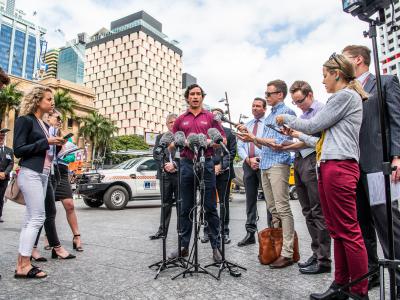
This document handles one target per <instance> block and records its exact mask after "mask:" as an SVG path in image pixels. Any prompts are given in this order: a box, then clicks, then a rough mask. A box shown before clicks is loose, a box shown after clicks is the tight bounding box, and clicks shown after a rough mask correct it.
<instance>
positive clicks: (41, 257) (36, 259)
mask: <svg viewBox="0 0 400 300" xmlns="http://www.w3.org/2000/svg"><path fill="white" fill-rule="evenodd" d="M33 249H37V247H36V246H34V247H33ZM30 260H31V261H32V260H34V261H37V262H46V261H47V259H46V258H45V257H43V256H39V257H38V258H34V257H33V256H31V258H30Z"/></svg>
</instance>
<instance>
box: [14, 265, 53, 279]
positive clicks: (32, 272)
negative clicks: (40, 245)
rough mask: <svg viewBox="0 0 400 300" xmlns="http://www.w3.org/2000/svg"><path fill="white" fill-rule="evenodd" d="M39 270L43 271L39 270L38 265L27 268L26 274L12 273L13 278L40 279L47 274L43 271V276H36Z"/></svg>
mask: <svg viewBox="0 0 400 300" xmlns="http://www.w3.org/2000/svg"><path fill="white" fill-rule="evenodd" d="M40 272H43V271H42V270H40V269H39V268H38V267H32V269H30V270H29V272H28V273H27V274H18V273H16V272H15V274H14V278H16V279H27V278H29V279H42V278H46V277H47V274H46V273H44V272H43V273H44V274H45V275H44V276H37V274H39V273H40Z"/></svg>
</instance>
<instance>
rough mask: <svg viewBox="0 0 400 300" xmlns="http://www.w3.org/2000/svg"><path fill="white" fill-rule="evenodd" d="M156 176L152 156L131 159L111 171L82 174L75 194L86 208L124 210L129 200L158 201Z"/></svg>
mask: <svg viewBox="0 0 400 300" xmlns="http://www.w3.org/2000/svg"><path fill="white" fill-rule="evenodd" d="M156 174H157V163H156V161H155V160H154V159H153V158H152V157H140V158H133V159H129V160H127V161H125V162H123V163H121V164H119V165H117V166H115V167H113V168H111V169H105V170H98V171H93V172H89V173H84V174H83V175H82V178H81V179H80V180H79V183H78V184H77V189H76V191H75V192H76V193H77V194H78V195H80V196H82V197H83V200H84V202H85V204H86V205H87V206H89V207H100V206H101V205H103V204H105V206H106V207H107V208H108V209H112V210H117V209H124V208H125V206H126V205H127V204H128V202H129V201H135V200H150V199H151V200H155V199H160V185H159V180H158V179H156Z"/></svg>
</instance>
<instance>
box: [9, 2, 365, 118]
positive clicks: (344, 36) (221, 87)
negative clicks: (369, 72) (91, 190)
mask: <svg viewBox="0 0 400 300" xmlns="http://www.w3.org/2000/svg"><path fill="white" fill-rule="evenodd" d="M16 2H17V3H16V6H17V7H18V8H21V9H23V10H25V11H26V12H27V13H28V15H29V14H31V13H32V12H33V11H37V12H38V18H39V22H40V25H42V26H43V27H45V28H47V30H48V34H47V40H48V42H49V47H57V46H62V45H63V41H62V39H61V38H60V37H59V36H57V35H56V33H55V32H54V31H55V29H57V28H61V29H62V30H63V31H64V32H65V33H66V37H67V39H72V38H75V36H76V34H77V33H79V32H88V33H89V34H92V33H94V32H95V31H97V30H98V29H100V28H101V27H106V28H109V26H110V22H111V21H113V20H115V19H118V18H122V17H124V16H126V15H129V14H131V13H134V12H136V11H139V10H145V11H146V12H148V13H149V14H150V15H152V16H153V17H154V18H156V19H157V20H159V21H160V22H161V23H162V24H163V31H164V33H166V34H167V35H169V37H171V38H172V39H176V40H178V41H180V44H179V46H180V48H181V49H182V50H183V53H184V56H183V61H184V71H185V72H189V73H191V74H192V75H193V76H195V77H197V78H198V82H199V83H200V84H202V85H203V86H204V88H205V90H206V92H207V94H208V96H207V98H206V102H208V103H209V104H211V105H221V104H218V103H217V101H218V100H219V99H221V98H222V97H223V96H224V92H225V91H227V92H228V96H229V98H230V103H231V110H232V113H233V116H234V119H236V120H237V118H238V116H239V114H240V113H245V114H247V115H251V114H250V105H251V100H252V99H253V98H254V97H256V96H263V95H264V91H265V87H266V83H267V82H268V81H270V80H273V79H277V78H280V79H283V80H285V81H286V82H287V83H288V85H290V84H291V83H292V82H293V81H294V80H297V79H303V80H307V81H309V82H310V84H311V85H312V87H313V88H314V92H315V95H316V97H317V98H318V99H321V101H324V102H325V101H326V99H327V97H328V95H327V94H326V93H325V91H324V88H323V85H322V83H321V81H322V75H321V74H322V70H321V66H322V64H323V62H324V61H325V60H326V59H327V58H328V57H329V55H330V54H331V53H332V52H334V51H336V52H340V51H341V49H342V48H343V47H344V46H345V45H347V44H364V45H370V41H369V40H368V39H365V38H364V37H363V35H362V32H363V30H365V29H367V24H366V23H363V22H361V21H359V20H358V19H356V18H353V17H351V16H350V15H348V14H345V13H344V12H342V9H341V1H339V0H337V1H333V0H330V1H323V3H322V2H321V1H318V0H302V1H298V0H286V1H281V2H280V3H277V1H265V0H249V1H240V0H204V1H188V0H169V1H168V0H166V1H163V0H158V1H156V0H151V1H149V0H135V1H129V2H128V1H122V0H114V1H111V0H109V1H105V0H103V1H95V0H80V1H79V2H75V1H73V2H72V1H55V0H41V1H31V0H17V1H16ZM286 103H290V99H287V100H286Z"/></svg>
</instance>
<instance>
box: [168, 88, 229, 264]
mask: <svg viewBox="0 0 400 300" xmlns="http://www.w3.org/2000/svg"><path fill="white" fill-rule="evenodd" d="M204 96H205V94H204V91H203V89H202V88H201V87H200V86H199V85H197V84H192V85H190V86H189V87H188V88H187V89H186V91H185V99H186V102H187V103H188V105H189V108H188V110H187V111H186V112H185V113H183V114H182V115H180V116H179V117H178V118H177V119H176V121H175V123H174V128H173V130H172V131H173V132H174V133H175V132H177V131H183V132H184V133H185V136H186V137H188V136H189V134H191V133H193V134H199V133H203V134H205V135H207V131H208V129H209V128H216V129H218V131H219V132H220V133H221V135H222V136H223V137H224V143H226V141H225V132H224V130H223V129H222V127H221V125H220V124H219V123H218V122H217V121H215V120H214V115H213V114H212V113H211V112H209V111H207V110H205V109H203V98H204ZM213 154H214V149H213V148H212V147H211V146H209V147H207V149H206V150H205V152H204V156H205V158H206V159H205V166H204V182H205V195H204V210H205V219H206V226H207V225H208V227H209V228H208V229H209V233H210V243H211V248H212V249H213V259H214V261H216V262H220V261H221V260H222V257H221V254H220V252H219V243H220V242H219V238H218V233H219V217H218V212H217V202H216V199H215V195H216V192H215V182H216V180H215V172H214V162H213V160H212V156H213ZM194 157H195V155H194V153H193V151H192V150H190V149H189V148H188V147H185V148H184V149H183V150H182V153H181V158H182V159H181V185H180V186H181V195H182V209H181V214H180V218H181V224H182V256H187V255H188V253H189V250H188V249H189V243H190V237H191V234H192V219H191V212H192V208H193V206H194V203H195V197H196V188H197V186H198V184H199V182H198V180H197V176H195V174H194V166H193V160H194ZM195 178H196V179H195ZM177 256H178V251H177V250H176V251H174V252H172V253H171V254H170V258H175V257H177Z"/></svg>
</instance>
